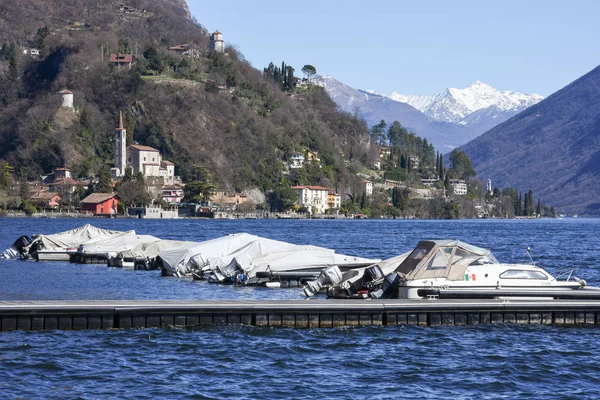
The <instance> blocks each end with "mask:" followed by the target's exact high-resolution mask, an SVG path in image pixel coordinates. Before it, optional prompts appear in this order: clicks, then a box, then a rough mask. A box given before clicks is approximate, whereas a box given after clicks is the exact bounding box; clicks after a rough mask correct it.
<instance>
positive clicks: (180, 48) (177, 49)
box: [169, 44, 189, 54]
mask: <svg viewBox="0 0 600 400" xmlns="http://www.w3.org/2000/svg"><path fill="white" fill-rule="evenodd" d="M188 48H189V46H188V45H187V44H178V45H177V46H171V47H169V51H172V52H173V53H176V54H183V53H185V52H186V51H187V49H188Z"/></svg>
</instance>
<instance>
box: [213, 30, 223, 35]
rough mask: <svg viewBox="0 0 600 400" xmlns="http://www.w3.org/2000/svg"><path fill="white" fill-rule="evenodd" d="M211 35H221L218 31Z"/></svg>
mask: <svg viewBox="0 0 600 400" xmlns="http://www.w3.org/2000/svg"><path fill="white" fill-rule="evenodd" d="M212 34H213V35H222V33H221V32H219V31H218V30H216V31H214V32H213V33H212Z"/></svg>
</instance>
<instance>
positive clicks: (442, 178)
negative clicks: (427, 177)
mask: <svg viewBox="0 0 600 400" xmlns="http://www.w3.org/2000/svg"><path fill="white" fill-rule="evenodd" d="M438 176H439V178H440V181H443V180H444V156H442V154H440V169H439V170H438Z"/></svg>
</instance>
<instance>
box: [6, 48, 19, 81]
mask: <svg viewBox="0 0 600 400" xmlns="http://www.w3.org/2000/svg"><path fill="white" fill-rule="evenodd" d="M6 58H7V59H8V75H9V76H10V77H11V78H13V79H17V78H18V77H19V53H18V52H17V47H16V46H15V44H14V42H11V43H10V46H9V47H8V53H7V54H6Z"/></svg>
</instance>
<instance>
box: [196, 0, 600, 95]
mask: <svg viewBox="0 0 600 400" xmlns="http://www.w3.org/2000/svg"><path fill="white" fill-rule="evenodd" d="M187 2H188V5H189V6H190V10H191V11H192V14H193V15H194V16H195V17H196V19H197V20H198V22H200V23H201V24H202V25H203V26H204V27H206V28H207V29H208V30H209V31H210V32H212V31H214V30H217V29H218V30H219V31H221V32H222V33H223V38H224V39H225V42H226V44H229V45H235V46H237V47H238V48H239V50H240V51H241V52H242V53H243V54H244V56H245V57H246V59H247V60H248V61H249V62H250V63H251V64H252V65H253V66H254V67H256V68H258V69H261V70H262V68H264V67H265V66H267V65H268V63H269V62H270V61H273V62H274V63H275V64H280V63H281V61H285V62H286V63H287V64H288V65H292V66H293V67H294V68H296V71H297V72H296V74H297V75H301V72H300V70H301V69H302V66H303V65H305V64H312V65H314V66H315V67H316V69H317V72H318V73H320V74H327V75H331V76H333V77H334V78H336V79H338V80H340V81H342V82H344V83H346V84H347V85H349V86H352V87H354V88H359V89H364V90H370V89H372V90H375V91H377V92H380V93H385V94H387V93H390V92H392V91H396V92H399V93H402V94H423V95H431V94H434V93H437V92H439V91H441V90H443V89H444V88H446V87H458V88H463V87H466V86H468V85H470V84H471V83H473V82H475V81H477V80H480V81H482V82H485V83H487V84H490V85H492V86H494V87H496V88H498V89H500V90H512V91H519V92H524V93H539V94H541V95H543V96H548V95H550V94H552V93H553V92H555V91H556V90H558V89H560V88H562V87H563V86H565V85H567V84H568V83H570V82H572V81H573V80H575V79H577V78H578V77H580V76H581V75H583V74H585V73H587V72H588V71H590V70H592V69H593V68H594V67H596V66H597V65H599V64H600V42H599V38H600V23H599V22H598V16H600V1H599V0H571V1H555V0H546V1H539V0H520V1H516V0H498V1H496V0H491V1H487V0H485V1H483V0H481V1H474V0H473V1H467V0H448V1H443V0H421V1H414V0H413V1H405V0H396V1H391V0H390V1H388V0H371V1H364V0H362V1H358V0H339V1H333V0H322V1H312V2H285V1H281V0H279V1H273V0H260V1H256V2H255V1H249V0H222V1H214V0H213V1H205V0H187Z"/></svg>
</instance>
